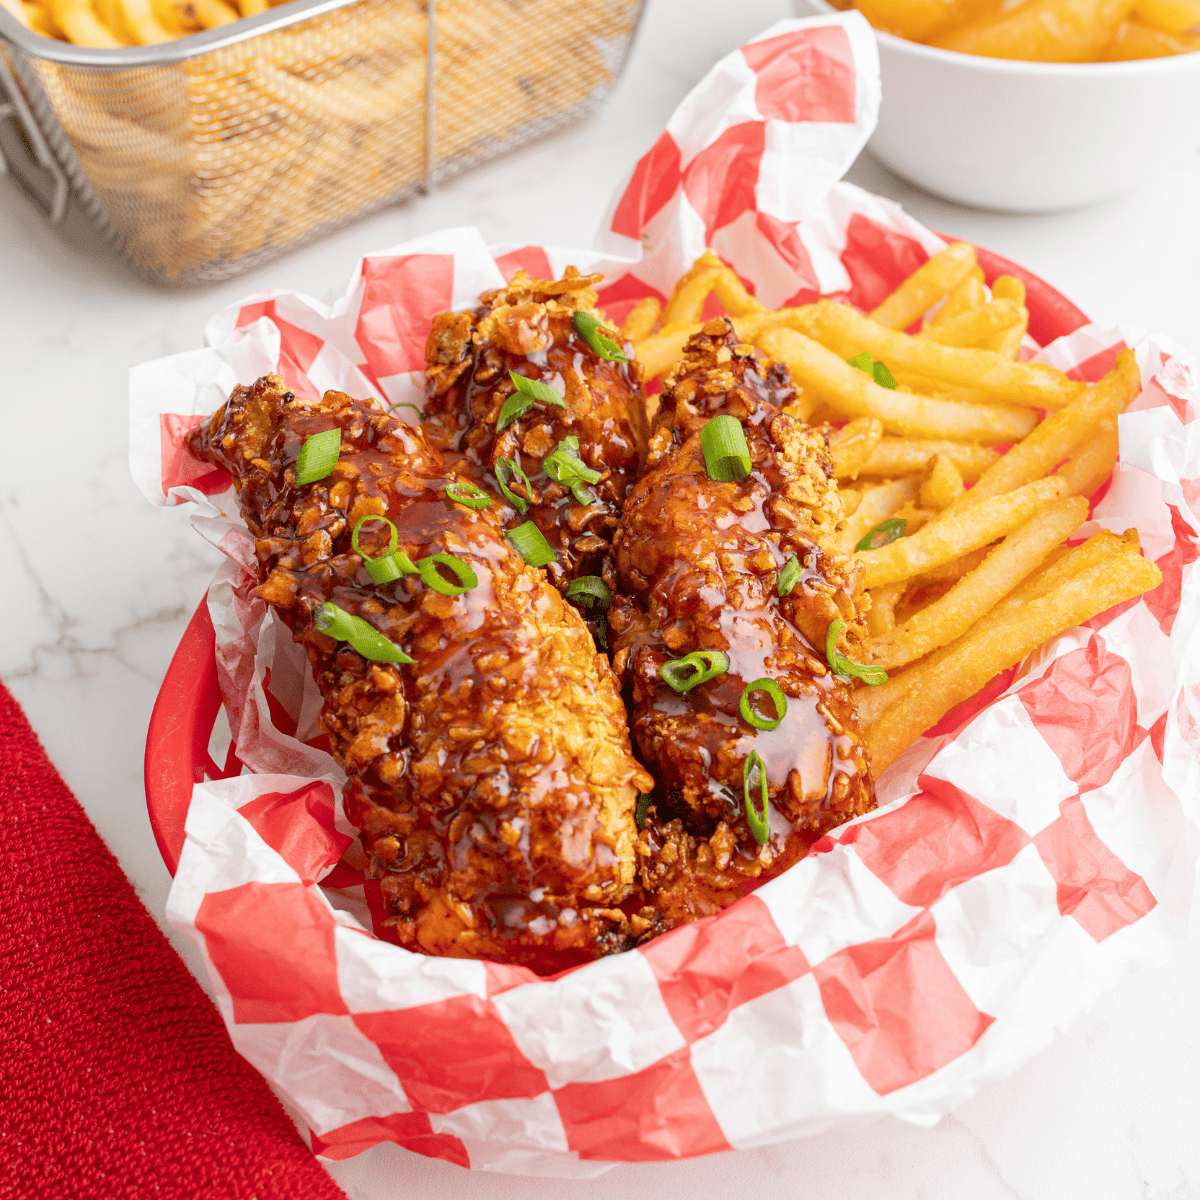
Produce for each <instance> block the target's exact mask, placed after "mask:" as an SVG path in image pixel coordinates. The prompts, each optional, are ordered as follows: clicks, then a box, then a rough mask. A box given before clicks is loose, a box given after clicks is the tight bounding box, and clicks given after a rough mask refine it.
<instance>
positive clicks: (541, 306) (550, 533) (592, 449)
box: [423, 267, 645, 587]
mask: <svg viewBox="0 0 1200 1200" xmlns="http://www.w3.org/2000/svg"><path fill="white" fill-rule="evenodd" d="M601 278H602V277H601V276H599V275H580V274H579V272H578V271H576V270H575V268H574V267H568V268H567V271H566V273H565V274H564V276H563V278H562V279H560V280H555V281H549V280H541V279H530V278H529V277H528V276H527V275H526V274H525V273H524V272H523V271H521V272H519V273H518V274H517V275H516V276H515V277H514V278H513V280H512V282H511V283H509V284H508V286H507V287H504V288H500V289H498V290H497V291H494V292H487V293H485V294H484V295H483V296H482V297H481V298H480V304H479V307H478V308H476V309H475V310H474V311H473V312H461V313H443V314H441V315H440V316H437V317H435V318H434V320H433V329H432V332H431V333H430V335H429V342H428V345H427V346H426V350H425V357H426V361H427V362H428V363H429V367H428V369H427V371H426V378H427V389H426V390H427V398H426V403H425V412H426V419H425V423H424V425H423V429H424V431H425V435H426V438H427V439H428V441H429V442H430V443H431V444H432V445H434V446H437V447H440V448H442V449H444V450H446V451H447V452H448V453H452V452H457V453H460V454H464V455H465V456H466V457H467V458H468V459H469V460H470V462H471V464H472V465H473V466H474V467H475V468H476V469H477V470H478V471H480V472H483V473H486V474H487V476H488V478H489V480H491V481H495V482H494V483H493V486H496V485H497V484H498V483H503V484H504V487H505V488H507V489H508V493H509V495H508V502H509V504H510V505H512V506H513V508H514V509H515V510H516V511H517V512H519V513H521V514H523V519H528V520H532V521H533V522H534V524H535V525H536V526H537V527H538V528H539V529H540V530H541V531H542V533H543V534H544V535H545V538H546V540H547V542H548V543H549V545H550V547H551V549H552V550H554V552H555V554H556V556H557V558H556V561H555V562H553V563H550V564H549V566H548V568H547V570H548V572H549V575H550V578H551V580H552V581H553V582H554V583H555V584H556V585H557V586H559V587H565V586H566V584H567V583H569V582H570V581H571V580H572V579H574V578H577V577H578V576H581V575H591V574H598V573H599V571H600V567H601V564H602V562H603V560H604V557H605V555H606V554H607V552H608V550H609V547H610V542H611V539H612V535H613V533H614V531H615V530H616V527H617V522H618V521H619V519H620V516H621V510H622V508H623V506H624V502H625V496H626V493H627V492H628V490H629V488H630V487H631V486H632V484H633V482H634V480H635V479H636V478H637V475H638V470H639V467H640V465H641V460H642V459H643V458H644V456H645V429H644V425H645V406H644V398H643V396H642V390H641V383H640V373H639V372H640V368H639V367H638V366H637V364H636V363H628V362H623V361H618V360H614V359H609V358H605V357H602V356H601V355H600V354H599V353H597V351H596V349H595V348H594V347H593V346H592V345H591V344H589V342H588V341H587V340H586V339H585V338H584V337H583V336H582V335H581V333H580V331H579V329H578V328H577V327H576V323H575V320H574V318H575V316H576V314H579V313H583V314H587V315H590V316H592V317H594V318H596V319H598V320H599V321H600V323H601V325H602V326H603V314H602V313H598V312H596V293H595V292H594V291H593V290H592V285H593V284H595V283H597V282H599V280H600V279H601ZM631 349H632V348H631V347H630V346H629V345H628V344H627V345H626V346H625V349H624V351H619V353H621V355H622V356H624V355H625V354H629V356H630V357H631V356H632V355H631ZM510 372H515V373H516V374H517V375H519V376H521V377H523V378H524V379H528V380H533V381H536V382H537V383H540V384H545V385H546V386H548V387H549V388H551V389H553V392H554V393H555V394H556V395H557V397H559V398H560V401H561V404H559V403H555V402H554V401H553V400H546V399H538V400H535V401H533V402H532V403H531V404H530V406H529V407H528V408H527V409H526V410H525V411H523V412H520V413H519V414H518V415H517V416H516V417H515V418H513V419H511V420H508V419H506V418H504V417H502V413H504V411H505V404H506V402H507V401H510V400H513V399H514V397H515V398H516V399H517V400H520V399H522V398H523V397H516V392H517V385H516V384H515V383H514V381H513V379H512V376H511V375H510ZM568 439H574V441H573V442H572V441H569V440H568ZM564 442H565V443H566V445H565V446H564ZM572 456H574V457H575V458H576V459H577V460H578V462H579V463H580V464H581V465H582V467H583V468H584V470H583V472H582V473H579V474H575V473H574V469H573V467H574V464H572V463H571V457H572ZM564 464H566V467H567V469H566V470H565V471H564V469H563V468H564ZM514 468H516V469H514ZM522 476H523V477H524V478H522ZM500 490H501V491H503V490H504V489H503V488H501V489H500Z"/></svg>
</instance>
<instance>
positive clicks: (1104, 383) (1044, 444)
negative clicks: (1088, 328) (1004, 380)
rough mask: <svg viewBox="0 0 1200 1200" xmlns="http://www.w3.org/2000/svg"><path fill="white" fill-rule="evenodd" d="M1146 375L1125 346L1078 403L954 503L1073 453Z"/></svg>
mask: <svg viewBox="0 0 1200 1200" xmlns="http://www.w3.org/2000/svg"><path fill="white" fill-rule="evenodd" d="M1141 385H1142V377H1141V374H1140V372H1139V371H1138V365H1137V359H1136V358H1134V356H1133V351H1132V350H1122V351H1121V352H1120V354H1118V355H1117V361H1116V363H1115V364H1114V365H1113V368H1112V370H1111V371H1109V372H1108V374H1107V375H1105V376H1104V378H1103V379H1101V380H1100V382H1099V383H1097V384H1095V385H1094V386H1093V387H1091V388H1089V389H1088V390H1087V391H1086V392H1085V393H1084V395H1083V396H1081V397H1080V398H1079V399H1078V400H1076V401H1075V403H1074V404H1071V405H1069V406H1068V407H1067V408H1064V409H1063V410H1062V411H1061V412H1057V413H1054V414H1053V415H1052V416H1049V417H1047V418H1046V420H1044V421H1043V422H1042V423H1041V424H1040V425H1039V426H1038V427H1037V428H1036V429H1035V430H1034V431H1033V432H1032V433H1031V434H1029V436H1028V437H1026V438H1025V439H1024V440H1023V441H1021V442H1020V443H1018V444H1017V445H1015V446H1014V447H1013V448H1012V449H1011V450H1010V451H1009V452H1008V453H1007V454H1006V455H1004V457H1003V458H1001V459H1000V460H999V461H998V462H996V463H995V464H994V465H993V466H991V467H990V468H989V469H988V470H987V471H986V472H985V473H984V474H983V475H982V476H981V477H980V480H979V482H978V483H977V484H976V485H975V486H974V487H973V488H972V489H971V490H970V491H969V492H967V493H966V495H964V496H963V497H962V498H961V499H960V500H958V501H957V502H956V503H955V504H954V505H952V506H951V508H950V510H949V511H950V512H954V511H956V510H958V509H962V508H967V507H971V506H973V505H976V504H978V503H980V502H981V501H983V500H985V499H986V498H987V497H989V496H999V495H1001V494H1002V493H1004V492H1010V491H1012V489H1013V488H1016V487H1019V486H1020V485H1021V484H1024V483H1028V482H1029V481H1030V480H1031V479H1037V478H1038V477H1039V476H1041V475H1044V474H1045V473H1046V472H1047V471H1049V470H1050V469H1051V468H1052V467H1054V466H1056V465H1057V464H1058V463H1061V462H1062V461H1063V460H1064V459H1066V458H1069V457H1070V456H1071V455H1072V454H1073V453H1074V452H1075V450H1076V449H1077V448H1078V447H1079V446H1081V445H1082V444H1083V442H1084V441H1085V440H1086V439H1087V438H1089V437H1092V436H1094V435H1095V433H1096V432H1097V430H1103V429H1105V428H1106V422H1107V423H1108V427H1111V426H1112V425H1114V424H1115V422H1116V417H1117V414H1118V413H1122V412H1124V411H1125V409H1126V408H1127V407H1128V406H1129V404H1130V402H1131V401H1132V400H1133V399H1134V397H1135V396H1136V395H1137V394H1138V391H1139V390H1140V388H1141Z"/></svg>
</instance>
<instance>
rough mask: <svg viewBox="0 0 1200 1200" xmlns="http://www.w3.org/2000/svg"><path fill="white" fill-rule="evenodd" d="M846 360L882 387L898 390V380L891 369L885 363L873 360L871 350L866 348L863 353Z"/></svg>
mask: <svg viewBox="0 0 1200 1200" xmlns="http://www.w3.org/2000/svg"><path fill="white" fill-rule="evenodd" d="M846 361H847V362H848V363H849V364H850V366H852V367H853V368H854V369H855V370H856V371H862V372H864V373H865V374H867V375H870V376H871V377H872V378H873V379H874V380H875V382H876V383H877V384H879V386H880V387H883V388H889V389H890V390H891V391H893V392H894V391H895V390H896V380H895V379H894V378H893V377H892V373H891V371H889V370H888V369H887V367H885V366H884V365H883V363H881V362H874V361H872V359H871V352H870V350H864V351H863V352H862V353H861V354H856V355H855V356H854V357H853V358H848V359H846Z"/></svg>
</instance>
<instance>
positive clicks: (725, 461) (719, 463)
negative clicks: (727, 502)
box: [700, 415, 750, 483]
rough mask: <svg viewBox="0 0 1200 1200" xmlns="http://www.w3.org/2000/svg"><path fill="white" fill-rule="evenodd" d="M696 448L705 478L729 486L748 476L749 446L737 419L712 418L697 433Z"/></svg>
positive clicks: (728, 417)
mask: <svg viewBox="0 0 1200 1200" xmlns="http://www.w3.org/2000/svg"><path fill="white" fill-rule="evenodd" d="M700 447H701V449H702V450H703V451H704V466H705V467H706V469H707V470H708V477H709V479H715V480H717V481H718V482H720V483H730V482H732V481H733V480H735V479H745V478H746V476H747V475H749V474H750V447H749V446H747V445H746V435H745V433H744V432H743V431H742V423H741V421H739V420H738V419H737V417H731V416H728V415H726V416H723V417H713V419H712V420H711V421H709V422H708V424H707V425H705V426H704V428H703V429H702V430H700Z"/></svg>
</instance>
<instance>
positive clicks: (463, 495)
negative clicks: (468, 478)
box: [445, 480, 492, 508]
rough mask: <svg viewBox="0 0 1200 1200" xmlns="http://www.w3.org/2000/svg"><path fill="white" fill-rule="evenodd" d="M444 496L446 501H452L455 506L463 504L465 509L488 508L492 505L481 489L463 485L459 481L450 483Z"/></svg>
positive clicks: (467, 484) (470, 484) (466, 484)
mask: <svg viewBox="0 0 1200 1200" xmlns="http://www.w3.org/2000/svg"><path fill="white" fill-rule="evenodd" d="M445 494H446V499H447V500H453V501H454V503H455V504H464V505H466V507H467V508H490V507H491V505H492V500H491V497H490V496H489V495H488V494H487V492H485V491H484V490H483V488H479V487H476V486H475V485H474V484H473V483H463V482H462V481H461V480H460V481H459V482H458V483H452V484H451V485H450V486H449V487H448V488H447V489H446V493H445Z"/></svg>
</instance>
